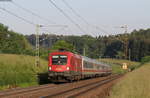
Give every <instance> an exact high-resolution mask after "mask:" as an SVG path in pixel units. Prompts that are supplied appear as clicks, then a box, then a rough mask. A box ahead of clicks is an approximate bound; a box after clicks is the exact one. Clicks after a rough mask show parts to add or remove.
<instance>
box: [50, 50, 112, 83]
mask: <svg viewBox="0 0 150 98" xmlns="http://www.w3.org/2000/svg"><path fill="white" fill-rule="evenodd" d="M111 71H112V69H111V66H110V65H108V64H105V63H103V62H99V61H96V60H94V59H90V58H88V57H85V56H81V55H77V54H74V53H72V52H68V51H57V52H52V53H50V54H49V64H48V78H49V79H50V80H53V81H59V80H67V81H73V80H80V79H85V78H92V77H98V76H104V75H109V74H111Z"/></svg>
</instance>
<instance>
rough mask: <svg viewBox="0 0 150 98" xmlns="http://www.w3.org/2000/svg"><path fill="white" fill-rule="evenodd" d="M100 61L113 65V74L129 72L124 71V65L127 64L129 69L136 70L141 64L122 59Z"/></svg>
mask: <svg viewBox="0 0 150 98" xmlns="http://www.w3.org/2000/svg"><path fill="white" fill-rule="evenodd" d="M99 61H102V62H106V63H108V64H110V65H112V73H117V74H120V73H124V72H126V71H127V70H123V69H122V64H123V63H127V65H128V67H130V68H131V67H132V68H133V67H134V68H136V67H137V66H138V65H139V64H140V63H139V62H133V61H129V60H120V59H99Z"/></svg>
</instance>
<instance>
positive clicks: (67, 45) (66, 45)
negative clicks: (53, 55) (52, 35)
mask: <svg viewBox="0 0 150 98" xmlns="http://www.w3.org/2000/svg"><path fill="white" fill-rule="evenodd" d="M60 49H64V50H66V51H71V52H75V51H74V46H73V45H72V44H70V43H68V42H66V41H64V40H59V41H57V42H56V43H55V44H54V45H53V46H52V49H51V51H57V50H60Z"/></svg>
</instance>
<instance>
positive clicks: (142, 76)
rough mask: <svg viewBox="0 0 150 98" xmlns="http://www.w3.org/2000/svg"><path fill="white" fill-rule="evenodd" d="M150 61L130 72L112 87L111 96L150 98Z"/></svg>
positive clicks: (111, 97) (116, 97) (114, 97)
mask: <svg viewBox="0 0 150 98" xmlns="http://www.w3.org/2000/svg"><path fill="white" fill-rule="evenodd" d="M149 77H150V63H147V64H144V65H142V67H140V68H139V69H137V70H134V71H132V72H130V73H128V74H126V76H125V77H124V78H122V80H121V81H120V82H118V83H117V84H116V85H115V86H114V87H113V89H112V92H111V96H110V97H109V98H150V78H149Z"/></svg>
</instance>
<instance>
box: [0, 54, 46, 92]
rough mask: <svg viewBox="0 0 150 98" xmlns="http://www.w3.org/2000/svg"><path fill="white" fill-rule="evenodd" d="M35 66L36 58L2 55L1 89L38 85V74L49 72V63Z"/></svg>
mask: <svg viewBox="0 0 150 98" xmlns="http://www.w3.org/2000/svg"><path fill="white" fill-rule="evenodd" d="M40 63H41V66H40V67H37V66H35V58H34V57H32V56H25V55H14V54H0V89H2V88H3V87H7V86H29V85H37V84H38V78H37V74H38V73H42V72H46V71H47V61H45V60H41V62H40Z"/></svg>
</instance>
